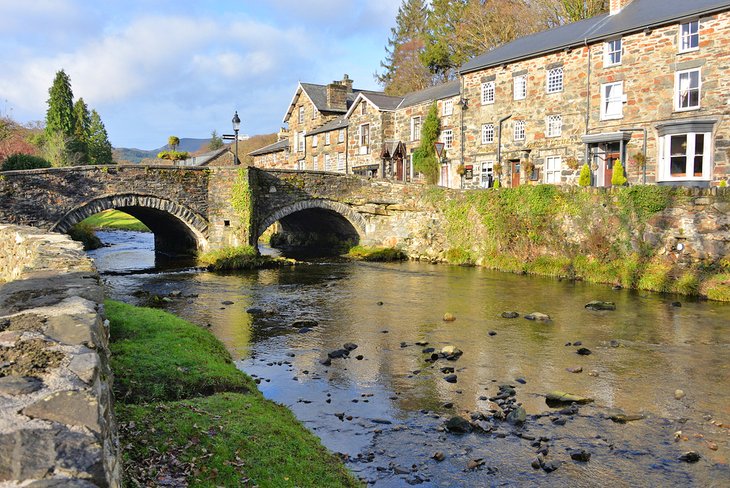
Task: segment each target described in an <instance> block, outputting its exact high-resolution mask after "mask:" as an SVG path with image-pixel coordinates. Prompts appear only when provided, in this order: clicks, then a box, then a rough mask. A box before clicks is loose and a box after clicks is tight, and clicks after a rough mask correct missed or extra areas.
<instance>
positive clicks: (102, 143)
mask: <svg viewBox="0 0 730 488" xmlns="http://www.w3.org/2000/svg"><path fill="white" fill-rule="evenodd" d="M88 146H89V164H113V163H114V161H113V159H112V145H111V143H110V142H109V135H108V134H107V132H106V127H104V122H102V121H101V117H99V114H98V113H97V112H96V110H92V111H91V118H90V121H89V139H88Z"/></svg>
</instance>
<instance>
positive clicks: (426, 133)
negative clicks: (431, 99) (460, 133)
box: [413, 103, 441, 185]
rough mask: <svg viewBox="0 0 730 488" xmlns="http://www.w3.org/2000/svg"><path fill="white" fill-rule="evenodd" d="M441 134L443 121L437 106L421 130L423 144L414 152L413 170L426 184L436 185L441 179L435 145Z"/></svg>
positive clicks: (431, 109) (434, 105)
mask: <svg viewBox="0 0 730 488" xmlns="http://www.w3.org/2000/svg"><path fill="white" fill-rule="evenodd" d="M440 133H441V121H440V119H439V117H438V109H437V107H436V104H435V103H434V104H433V105H431V108H430V109H429V111H428V115H426V119H425V120H424V121H423V127H422V128H421V144H420V145H419V146H418V147H417V148H416V150H415V151H414V152H413V168H414V169H415V170H416V171H418V172H419V173H422V174H423V175H424V176H425V177H426V182H427V183H429V184H431V185H435V184H436V183H438V179H439V160H438V157H437V156H436V148H435V147H434V143H435V142H436V141H437V140H438V137H439V134H440Z"/></svg>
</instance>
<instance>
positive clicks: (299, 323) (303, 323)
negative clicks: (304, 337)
mask: <svg viewBox="0 0 730 488" xmlns="http://www.w3.org/2000/svg"><path fill="white" fill-rule="evenodd" d="M318 325H319V322H317V321H316V320H314V319H297V320H295V321H294V322H292V324H291V326H292V327H294V328H295V329H301V328H303V327H309V328H312V327H317V326H318Z"/></svg>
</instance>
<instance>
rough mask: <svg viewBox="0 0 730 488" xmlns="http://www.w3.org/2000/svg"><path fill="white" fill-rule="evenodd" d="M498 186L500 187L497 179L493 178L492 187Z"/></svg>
mask: <svg viewBox="0 0 730 488" xmlns="http://www.w3.org/2000/svg"><path fill="white" fill-rule="evenodd" d="M499 187H500V183H499V179H496V180H494V184H493V185H492V188H499Z"/></svg>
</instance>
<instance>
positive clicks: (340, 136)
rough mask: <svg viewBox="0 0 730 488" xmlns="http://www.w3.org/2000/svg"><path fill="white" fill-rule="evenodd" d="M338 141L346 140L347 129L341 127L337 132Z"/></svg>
mask: <svg viewBox="0 0 730 488" xmlns="http://www.w3.org/2000/svg"><path fill="white" fill-rule="evenodd" d="M337 142H345V129H340V131H339V132H338V134H337Z"/></svg>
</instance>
